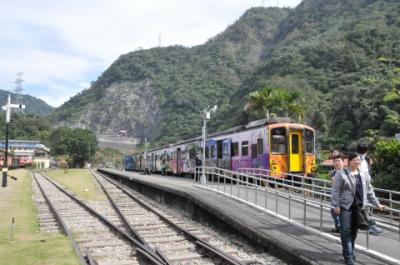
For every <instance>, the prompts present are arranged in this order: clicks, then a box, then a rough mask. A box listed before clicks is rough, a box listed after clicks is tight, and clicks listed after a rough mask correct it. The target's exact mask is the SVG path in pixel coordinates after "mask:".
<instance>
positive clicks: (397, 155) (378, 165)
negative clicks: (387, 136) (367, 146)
mask: <svg viewBox="0 0 400 265" xmlns="http://www.w3.org/2000/svg"><path fill="white" fill-rule="evenodd" d="M374 158H375V163H374V164H373V165H372V166H373V171H374V172H376V176H375V180H374V186H376V187H379V188H382V189H390V190H397V191H400V141H396V140H381V141H379V142H378V143H377V145H376V147H375V152H374Z"/></svg>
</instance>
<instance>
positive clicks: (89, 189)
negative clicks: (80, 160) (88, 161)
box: [46, 169, 106, 201]
mask: <svg viewBox="0 0 400 265" xmlns="http://www.w3.org/2000/svg"><path fill="white" fill-rule="evenodd" d="M46 175H47V176H49V177H50V178H52V179H54V180H55V181H57V182H58V183H60V184H61V185H63V186H64V187H67V188H68V189H69V190H71V191H73V192H74V193H76V194H77V195H79V196H80V197H81V198H83V199H85V200H92V201H102V200H105V199H106V197H105V196H104V194H103V192H102V191H101V188H100V187H99V186H98V185H95V183H94V182H95V180H94V179H93V177H92V176H91V174H90V172H89V170H88V169H68V170H67V173H65V172H64V170H51V171H49V172H47V173H46Z"/></svg>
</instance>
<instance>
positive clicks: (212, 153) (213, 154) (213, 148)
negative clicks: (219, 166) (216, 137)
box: [210, 145, 215, 158]
mask: <svg viewBox="0 0 400 265" xmlns="http://www.w3.org/2000/svg"><path fill="white" fill-rule="evenodd" d="M210 156H211V158H214V157H215V146H214V145H212V146H211V155H210Z"/></svg>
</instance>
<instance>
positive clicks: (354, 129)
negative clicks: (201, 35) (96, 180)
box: [51, 0, 400, 148]
mask: <svg viewBox="0 0 400 265" xmlns="http://www.w3.org/2000/svg"><path fill="white" fill-rule="evenodd" d="M399 37H400V1H397V0H304V1H303V2H302V3H301V4H300V5H299V6H298V7H296V8H295V9H280V8H252V9H250V10H248V11H246V12H245V13H244V14H243V15H242V16H241V17H240V18H239V20H238V21H236V22H235V23H233V24H232V25H231V26H229V27H228V28H227V29H226V30H225V31H224V32H222V33H220V34H219V35H217V36H215V37H213V38H212V39H210V40H209V41H207V42H206V43H205V44H204V45H199V46H195V47H192V48H185V47H181V46H174V47H166V48H154V49H149V50H140V51H135V52H132V53H128V54H125V55H122V56H120V57H119V58H118V59H117V60H116V61H115V62H114V63H113V64H112V65H111V66H110V67H109V68H108V69H107V70H106V71H105V72H104V73H103V74H102V75H101V76H100V77H99V79H98V80H97V81H96V82H94V83H93V85H92V87H91V88H90V89H88V90H85V91H84V92H82V93H80V94H78V95H76V96H75V97H73V98H71V100H69V101H68V102H66V103H65V104H63V105H62V106H61V107H60V108H58V109H56V110H55V111H54V113H53V114H52V116H51V118H52V119H53V121H55V122H57V123H59V124H64V125H70V126H75V127H76V126H77V127H83V128H90V129H94V130H95V131H97V132H99V133H106V132H111V133H112V132H114V133H116V132H118V131H120V130H127V131H128V133H129V134H130V135H133V136H135V137H138V138H143V137H144V136H147V137H149V138H150V141H152V142H158V143H167V142H171V141H174V140H178V139H184V138H189V137H191V136H194V135H199V134H200V131H201V130H200V128H201V125H202V124H201V122H202V117H201V110H202V109H203V108H205V107H207V106H208V105H214V104H218V106H219V109H218V112H217V114H216V115H215V116H214V117H212V119H211V120H210V126H211V130H217V129H224V128H228V127H231V126H234V125H237V124H243V123H246V122H248V121H249V120H252V119H257V118H260V116H258V114H256V113H247V112H244V110H243V107H244V105H245V102H246V100H247V96H248V94H249V92H251V91H254V90H258V89H261V88H262V87H263V86H265V85H270V86H274V87H284V88H287V89H289V90H296V91H298V92H299V93H301V94H302V96H303V98H304V99H305V105H306V117H307V118H306V121H305V122H306V123H308V124H311V125H312V126H314V127H315V128H317V130H318V135H319V143H320V144H322V145H323V146H324V147H326V148H330V147H332V146H344V145H346V144H347V143H349V142H350V141H352V140H354V139H358V138H361V137H365V136H374V135H376V134H381V135H388V136H391V135H393V134H394V133H395V132H396V131H397V132H398V131H399V130H400V115H399V113H400V77H399V75H400V46H399V42H400V38H399ZM278 114H279V113H278Z"/></svg>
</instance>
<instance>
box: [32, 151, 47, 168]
mask: <svg viewBox="0 0 400 265" xmlns="http://www.w3.org/2000/svg"><path fill="white" fill-rule="evenodd" d="M33 163H34V164H35V167H36V168H49V167H50V150H49V149H46V148H44V147H41V148H38V149H36V150H35V151H34V156H33Z"/></svg>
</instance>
